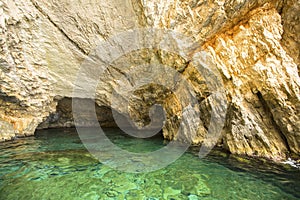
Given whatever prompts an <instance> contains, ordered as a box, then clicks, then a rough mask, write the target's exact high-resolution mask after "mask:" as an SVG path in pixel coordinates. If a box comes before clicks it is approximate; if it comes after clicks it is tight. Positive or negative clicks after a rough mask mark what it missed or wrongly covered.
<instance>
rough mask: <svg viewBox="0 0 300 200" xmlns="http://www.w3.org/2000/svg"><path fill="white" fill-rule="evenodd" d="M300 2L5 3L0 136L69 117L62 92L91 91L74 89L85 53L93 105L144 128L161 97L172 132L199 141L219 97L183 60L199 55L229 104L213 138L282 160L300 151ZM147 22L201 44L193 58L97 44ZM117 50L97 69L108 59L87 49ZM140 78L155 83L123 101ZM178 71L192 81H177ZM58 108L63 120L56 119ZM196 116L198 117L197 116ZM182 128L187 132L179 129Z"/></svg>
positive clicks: (1, 8) (0, 7)
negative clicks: (99, 70)
mask: <svg viewBox="0 0 300 200" xmlns="http://www.w3.org/2000/svg"><path fill="white" fill-rule="evenodd" d="M299 9H300V6H299V1H297V0H291V1H280V0H272V1H267V0H259V1H257V0H239V1H237V0H234V1H230V0H219V1H192V0H187V1H178V0H171V1H163V0H152V1H148V0H146V1H139V0H132V1H129V0H126V1H119V0H113V1H96V0H88V1H80V2H79V1H70V0H61V1H55V0H49V1H47V2H46V1H41V0H22V1H21V0H13V1H9V0H1V1H0V34H1V37H0V38H1V39H0V47H1V49H0V51H1V54H0V77H1V78H0V82H1V85H0V108H1V109H0V125H1V128H0V140H2V141H3V140H9V139H12V138H13V137H16V136H22V135H31V134H33V133H34V130H35V129H36V128H37V127H38V125H39V124H41V123H42V122H43V121H44V123H43V124H42V125H40V127H57V126H71V125H73V122H72V117H71V114H70V112H71V109H70V104H69V103H68V106H66V107H67V108H65V109H64V108H63V106H62V105H66V104H59V106H57V107H56V105H57V102H58V101H59V100H60V99H62V98H64V97H67V98H72V97H75V98H92V96H89V94H87V93H84V92H81V93H74V88H79V89H80V86H79V85H78V84H77V83H76V80H77V79H78V74H77V73H78V71H79V70H80V69H81V67H82V66H84V63H86V62H87V61H88V63H89V62H90V63H92V64H93V65H91V66H89V67H87V69H86V70H87V71H86V72H88V73H90V74H91V75H92V76H91V77H90V78H88V79H86V80H85V85H86V86H91V88H93V87H95V96H94V98H95V99H94V100H95V102H96V103H97V104H98V106H104V107H112V108H113V109H114V110H115V111H117V112H118V113H120V114H122V115H123V116H125V117H128V118H130V119H131V120H132V122H133V124H134V125H136V126H138V127H144V126H147V125H149V124H151V123H154V121H155V120H154V121H153V119H154V118H153V117H152V114H153V113H155V112H157V111H158V110H159V109H158V108H157V107H156V104H160V105H161V106H162V107H163V108H164V111H165V114H164V116H162V115H161V117H162V118H159V119H161V120H162V121H163V124H159V123H158V122H159V120H158V122H157V123H158V125H162V126H163V134H164V137H165V138H167V139H170V140H172V139H175V140H183V141H190V142H192V143H194V144H201V143H202V142H203V141H204V139H205V137H206V135H207V132H208V127H209V124H210V121H211V114H210V112H211V111H212V109H213V108H214V107H215V106H216V102H215V101H213V97H212V93H213V92H214V91H210V88H209V87H208V86H207V85H206V84H205V80H207V78H208V77H207V76H206V75H205V74H201V73H200V72H199V71H197V70H196V68H195V66H194V64H193V63H192V62H190V60H189V59H188V58H189V56H191V55H195V54H197V53H199V52H200V51H204V52H205V53H206V55H207V57H206V58H207V60H206V62H208V63H209V66H213V67H214V68H215V69H216V70H217V72H218V73H219V74H220V77H221V79H222V83H223V85H224V90H225V92H226V98H227V101H228V108H227V112H226V113H227V115H226V120H225V124H224V129H223V131H222V135H221V136H220V137H219V138H217V139H218V144H219V145H222V146H223V147H224V148H226V149H228V150H229V151H230V152H232V153H237V154H247V155H251V156H264V157H268V158H272V159H275V160H276V159H283V158H285V157H286V156H287V155H288V154H290V153H292V154H296V155H299V153H300V119H299V118H300V92H299V88H300V78H299V63H300V61H299V50H300V47H299V41H300V38H299V37H300V34H299V31H300V30H299V19H300V18H299V14H298V13H299V12H300V10H299ZM141 28H148V29H149V28H155V29H157V30H166V29H167V30H172V31H174V32H176V33H178V34H182V35H184V36H185V37H187V38H190V39H192V40H193V41H194V42H196V43H197V44H198V45H199V47H201V48H196V49H193V48H191V49H189V50H188V51H187V55H189V56H187V57H184V56H182V55H181V54H176V53H174V52H167V51H165V50H163V49H157V48H154V49H151V48H148V49H147V48H145V49H136V50H135V51H132V52H126V51H125V50H124V49H126V47H124V46H122V45H124V44H123V43H120V41H118V40H112V41H113V42H111V44H110V45H111V46H107V47H105V46H104V47H103V46H102V48H100V49H97V46H98V44H101V43H103V42H107V41H110V38H111V37H113V36H115V35H117V34H119V33H122V32H124V31H128V30H137V29H141ZM147 39H149V40H151V38H146V39H145V40H147ZM161 41H163V37H162V38H160V40H159V42H161ZM129 42H130V41H129ZM170 43H172V41H170ZM175 43H176V42H175ZM176 45H177V44H175V46H176ZM110 47H115V48H116V49H121V50H120V51H121V52H122V51H123V54H122V56H120V57H118V58H117V59H115V60H112V61H111V62H110V63H109V67H107V69H106V70H105V71H103V73H101V76H100V77H99V76H97V73H93V71H94V70H95V71H96V69H94V68H93V66H98V65H95V64H99V66H101V64H103V63H99V62H102V60H101V59H99V57H98V58H96V57H97V56H95V57H93V58H96V61H95V59H91V56H90V55H91V54H92V55H93V53H95V52H98V53H99V54H100V57H101V54H105V53H107V52H109V50H110V49H109V48H110ZM95 48H96V51H95ZM110 53H111V55H113V54H114V53H115V52H110ZM97 59H98V60H97ZM143 66H145V67H144V68H143ZM149 66H153V68H151V67H149ZM157 66H165V67H167V68H165V67H158V68H157ZM297 66H298V67H297ZM88 70H90V71H88ZM172 73H174V76H168V75H170V74H171V75H172ZM93 75H94V76H93ZM98 75H99V74H98ZM141 76H147V77H148V78H153V79H155V80H156V81H155V82H153V81H152V83H151V84H148V85H145V86H142V87H139V88H137V89H136V90H135V91H134V92H133V96H132V97H128V98H127V95H128V92H129V91H130V88H132V85H138V83H139V81H140V80H141V78H140V77H141ZM176 76H182V77H183V79H184V81H186V82H184V84H177V82H176V81H178V79H177V78H175V77H176ZM169 77H171V78H169ZM173 77H174V78H173ZM179 82H180V81H179ZM95 83H97V85H96V86H94V85H95ZM162 83H164V84H165V85H168V84H170V85H172V87H171V88H166V87H164V86H163V84H162ZM182 83H183V82H182ZM182 85H184V86H183V87H181V86H182ZM186 85H190V86H191V87H192V90H193V92H194V95H195V97H196V99H197V102H193V103H191V104H190V106H191V108H193V109H194V110H196V113H192V112H189V111H188V110H184V109H183V107H182V105H181V103H180V102H189V100H190V99H189V95H190V94H189V93H185V92H184V91H186V88H185V87H187V86H186ZM116 97H118V98H116ZM113 100H114V101H115V102H112V101H113ZM61 106H62V107H61ZM222 109H225V107H223V108H222ZM64 112H65V113H64ZM105 112H106V111H105ZM59 113H60V115H63V116H64V118H63V119H62V121H56V122H54V121H55V120H54V121H53V116H56V115H57V114H59ZM197 113H198V114H199V115H200V119H201V122H199V123H197V122H196V121H193V120H194V119H195V117H193V116H194V115H196V114H197ZM149 114H150V115H149ZM47 117H48V118H47ZM68 117H69V118H70V119H69V120H68V119H67V118H68ZM51 119H52V121H51ZM186 120H190V121H186ZM99 121H100V122H101V119H99ZM52 122H53V123H52ZM181 122H182V124H183V126H180V124H181ZM51 123H52V125H51ZM55 123H56V124H55ZM186 124H189V126H186ZM191 124H194V125H191ZM195 124H197V126H196V125H195ZM179 129H182V130H186V131H183V132H184V133H185V134H183V136H182V137H181V136H180V137H179V136H178V135H177V131H178V130H179ZM188 130H195V132H196V134H195V135H189V134H188V133H189V131H188Z"/></svg>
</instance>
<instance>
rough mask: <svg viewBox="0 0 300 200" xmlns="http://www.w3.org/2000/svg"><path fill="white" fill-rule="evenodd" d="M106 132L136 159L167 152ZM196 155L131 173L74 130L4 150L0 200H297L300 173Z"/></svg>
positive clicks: (153, 142)
mask: <svg viewBox="0 0 300 200" xmlns="http://www.w3.org/2000/svg"><path fill="white" fill-rule="evenodd" d="M86 131H87V132H91V131H93V130H92V129H86ZM105 132H106V135H107V136H108V137H109V139H110V140H111V141H112V142H113V143H114V144H116V145H118V146H119V147H121V148H122V149H124V150H127V151H132V152H151V151H155V150H157V149H159V148H162V147H163V146H165V145H166V144H167V142H166V141H164V140H163V139H162V138H161V137H160V136H157V137H153V138H150V139H137V138H132V137H130V136H127V135H125V134H123V133H122V132H121V131H120V130H119V129H106V130H105ZM198 150H199V149H198V148H196V147H194V148H190V149H189V150H188V151H187V152H185V153H184V154H183V155H182V156H181V157H180V158H179V159H177V160H176V161H175V162H173V163H171V164H170V165H168V166H167V167H164V168H162V169H160V170H157V171H153V172H149V173H126V172H122V171H118V170H115V169H112V168H110V167H109V166H107V165H105V164H102V163H101V162H99V161H98V160H97V159H95V158H94V157H93V156H92V155H91V154H90V153H89V152H88V151H87V150H86V149H85V147H84V146H83V145H82V143H81V140H80V138H79V137H78V134H77V133H76V130H75V129H51V130H43V131H38V132H37V134H36V135H35V136H34V137H28V138H20V139H16V140H14V141H11V142H5V143H1V144H0V199H1V200H22V199H24V200H31V199H34V200H35V199H36V200H43V199H45V200H46V199H47V200H48V199H54V200H56V199H58V200H68V199H70V200H76V199H84V200H89V199H91V200H94V199H95V200H96V199H97V200H98V199H104V200H108V199H127V200H129V199H132V200H139V199H145V200H146V199H148V200H155V199H170V200H173V199H176V200H177V199H178V200H184V199H190V200H196V199H207V200H208V199H209V200H213V199H220V200H224V199H228V200H235V199H243V200H246V199H249V200H250V199H251V200H252V199H253V200H259V199H264V200H265V199H266V200H276V199H278V200H284V199H286V200H293V199H300V170H299V169H296V168H291V167H289V166H288V165H278V164H274V163H271V162H269V161H265V160H255V159H251V158H247V157H244V158H242V157H236V156H231V155H229V154H226V153H224V152H222V151H219V150H213V151H212V152H211V153H210V154H209V155H208V156H207V157H205V158H204V159H200V158H199V157H198V156H197V155H198Z"/></svg>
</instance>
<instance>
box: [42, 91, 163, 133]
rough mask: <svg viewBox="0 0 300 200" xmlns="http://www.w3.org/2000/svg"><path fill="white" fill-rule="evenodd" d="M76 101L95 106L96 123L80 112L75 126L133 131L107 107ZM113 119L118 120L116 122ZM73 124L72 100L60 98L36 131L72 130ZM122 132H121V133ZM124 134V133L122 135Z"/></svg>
mask: <svg viewBox="0 0 300 200" xmlns="http://www.w3.org/2000/svg"><path fill="white" fill-rule="evenodd" d="M76 101H80V104H82V105H84V104H87V103H89V104H90V103H93V104H94V105H95V111H96V116H97V120H98V123H95V120H93V119H92V118H91V116H89V115H87V114H86V113H87V112H82V113H81V114H79V116H78V118H79V119H80V120H78V121H79V122H80V123H79V124H78V122H77V123H76V126H79V127H86V128H89V127H90V128H93V127H97V126H99V125H100V126H101V128H115V129H120V128H119V126H120V125H121V127H126V130H130V129H132V130H134V128H132V126H131V124H130V122H129V121H128V120H127V118H126V117H125V116H123V115H122V114H120V113H118V112H117V111H115V110H113V109H112V108H110V107H107V106H99V105H98V104H96V103H95V102H94V101H93V100H91V99H78V98H76ZM115 119H118V120H117V121H116V120H115ZM74 127H75V122H74V117H73V112H72V98H68V97H65V98H62V99H60V100H59V101H58V103H57V106H56V111H55V112H53V113H51V114H50V115H49V116H48V117H47V118H46V119H45V120H44V121H43V122H42V123H41V124H40V125H39V126H38V128H37V129H38V130H42V129H56V128H74ZM121 132H122V131H121ZM124 134H125V133H124ZM154 137H162V138H163V134H162V131H160V132H159V133H157V134H156V135H155V136H154Z"/></svg>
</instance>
